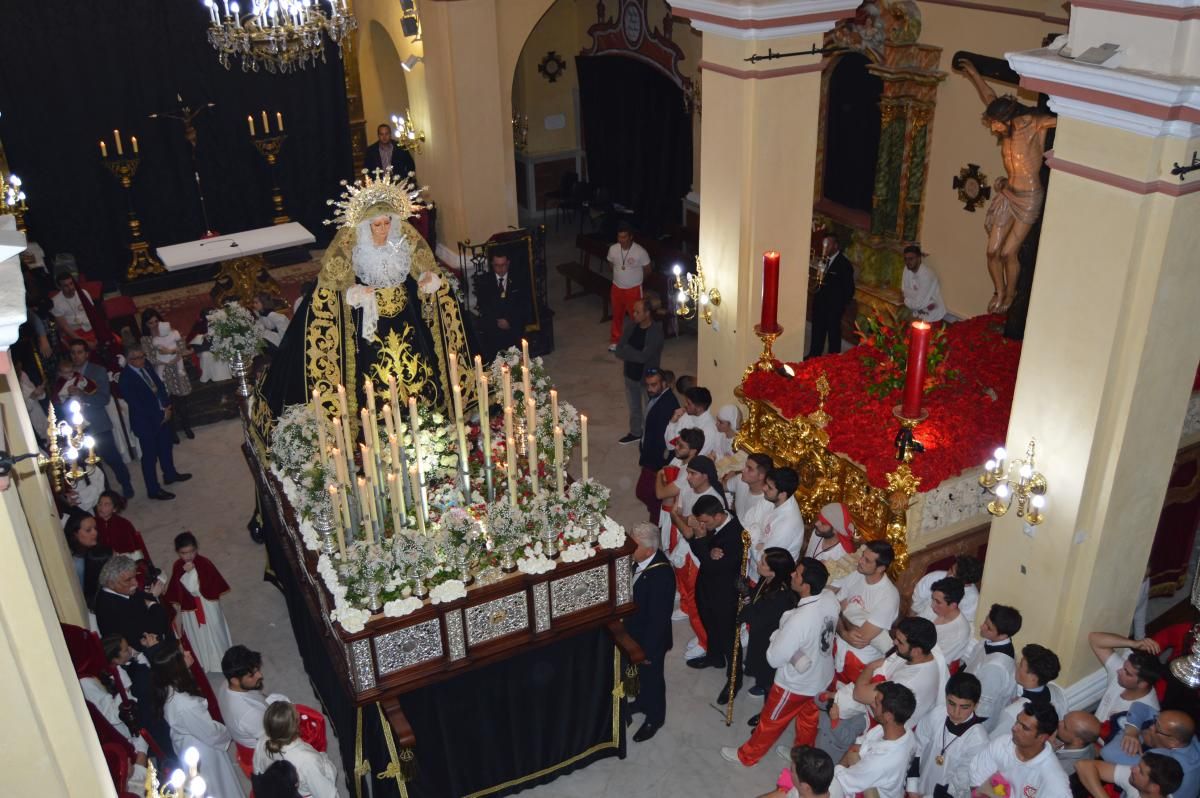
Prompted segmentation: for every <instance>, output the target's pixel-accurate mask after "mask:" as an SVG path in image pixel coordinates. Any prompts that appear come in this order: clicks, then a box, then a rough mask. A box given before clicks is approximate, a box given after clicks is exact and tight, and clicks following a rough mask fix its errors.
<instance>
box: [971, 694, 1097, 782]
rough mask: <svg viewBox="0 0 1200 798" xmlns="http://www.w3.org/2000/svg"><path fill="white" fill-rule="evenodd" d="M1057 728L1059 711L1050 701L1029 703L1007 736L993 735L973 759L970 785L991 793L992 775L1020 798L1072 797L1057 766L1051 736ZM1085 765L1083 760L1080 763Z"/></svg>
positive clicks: (1018, 715) (1063, 774)
mask: <svg viewBox="0 0 1200 798" xmlns="http://www.w3.org/2000/svg"><path fill="white" fill-rule="evenodd" d="M1057 728H1058V713H1057V712H1056V711H1055V710H1054V707H1052V706H1050V705H1049V704H1034V703H1032V702H1029V703H1026V704H1025V706H1024V707H1022V709H1021V711H1020V713H1018V714H1017V719H1016V722H1015V723H1013V725H1012V728H1011V729H1010V732H1009V734H1008V735H1006V736H1004V737H997V738H994V739H993V740H992V741H991V743H989V744H988V746H987V747H986V748H984V749H983V750H982V751H980V752H979V753H978V754H977V755H976V756H975V759H974V761H972V762H971V785H972V786H974V787H979V788H981V789H982V790H983V791H985V792H987V793H988V794H991V793H992V787H991V785H992V783H993V781H992V780H993V776H996V775H999V776H1001V777H1002V778H1003V779H1004V780H1005V781H1007V782H1008V783H1009V784H1010V785H1012V790H1011V792H1009V793H1008V794H1009V795H1012V796H1020V797H1021V798H1070V795H1071V787H1070V785H1069V784H1068V782H1067V775H1066V774H1065V773H1063V772H1062V768H1060V767H1059V766H1058V760H1057V759H1055V757H1054V750H1053V749H1052V748H1051V747H1050V735H1052V734H1054V731H1055V729H1057ZM1080 764H1084V763H1080Z"/></svg>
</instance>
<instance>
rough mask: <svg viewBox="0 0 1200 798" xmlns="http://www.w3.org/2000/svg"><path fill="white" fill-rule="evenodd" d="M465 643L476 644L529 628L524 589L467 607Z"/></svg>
mask: <svg viewBox="0 0 1200 798" xmlns="http://www.w3.org/2000/svg"><path fill="white" fill-rule="evenodd" d="M466 614H467V643H469V644H470V645H472V646H477V645H479V644H481V643H486V642H487V641H489V640H495V639H496V638H497V637H503V636H504V635H506V634H511V633H513V632H519V631H520V630H522V629H528V628H529V608H528V606H527V604H526V601H525V591H523V590H522V591H521V592H519V593H511V594H509V595H507V596H501V597H500V598H498V599H492V600H491V601H485V602H484V603H482V604H476V605H475V606H474V607H467V609H466Z"/></svg>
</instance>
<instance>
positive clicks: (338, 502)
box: [329, 485, 350, 558]
mask: <svg viewBox="0 0 1200 798" xmlns="http://www.w3.org/2000/svg"><path fill="white" fill-rule="evenodd" d="M329 501H330V502H331V503H332V504H333V511H334V513H338V512H339V511H340V513H341V516H342V523H340V524H337V525H335V528H336V529H337V544H338V551H339V552H341V554H342V557H343V558H344V557H345V556H346V538H345V536H344V535H343V534H342V528H343V527H345V528H347V529H349V528H350V508H349V507H347V506H346V503H345V502H344V501H342V497H341V495H340V494H339V492H338V487H337V485H330V486H329Z"/></svg>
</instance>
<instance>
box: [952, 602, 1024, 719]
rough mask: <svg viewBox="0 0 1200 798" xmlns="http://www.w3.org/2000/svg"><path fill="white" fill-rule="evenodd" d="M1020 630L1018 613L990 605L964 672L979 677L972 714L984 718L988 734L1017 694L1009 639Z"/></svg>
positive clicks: (997, 605)
mask: <svg viewBox="0 0 1200 798" xmlns="http://www.w3.org/2000/svg"><path fill="white" fill-rule="evenodd" d="M1019 631H1021V613H1020V612H1018V611H1017V610H1016V609H1014V608H1013V607H1008V606H1005V605H1004V604H993V605H992V607H991V609H990V610H988V614H987V618H985V619H984V621H983V623H982V624H981V625H980V627H979V636H980V637H981V638H983V639H982V641H981V643H980V645H978V646H976V647H975V648H974V650H973V651H972V652H971V654H970V655H969V656H968V658H967V661H966V663H965V664H966V669H967V670H968V671H969V672H970V673H973V674H975V675H976V676H978V677H979V683H980V684H981V685H982V686H983V692H982V694H981V695H980V696H979V706H978V707H976V708H975V712H976V713H978V714H979V716H980V717H983V718H986V721H985V722H984V726H986V727H987V730H988V732H989V733H991V732H992V731H993V730H994V729H995V728H996V723H997V721H998V720H999V715H1000V712H1001V711H1002V710H1003V709H1004V707H1006V706H1007V705H1008V703H1009V702H1010V701H1012V699H1013V696H1014V695H1016V692H1017V680H1016V672H1017V659H1016V657H1017V654H1016V651H1015V650H1014V649H1013V642H1012V636H1013V635H1015V634H1016V633H1017V632H1019Z"/></svg>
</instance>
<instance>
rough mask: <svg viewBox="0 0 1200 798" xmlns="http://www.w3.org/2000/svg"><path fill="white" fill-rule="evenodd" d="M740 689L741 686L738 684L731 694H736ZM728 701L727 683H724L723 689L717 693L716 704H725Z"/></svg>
mask: <svg viewBox="0 0 1200 798" xmlns="http://www.w3.org/2000/svg"><path fill="white" fill-rule="evenodd" d="M741 689H742V686H741V685H738V686H737V687H735V688H734V690H733V694H734V695H737V694H738V692H739V691H740V690H741ZM728 703H729V685H725V689H724V690H722V691H721V692H720V693H719V694H718V695H717V704H719V705H720V706H725V705H726V704H728Z"/></svg>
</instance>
